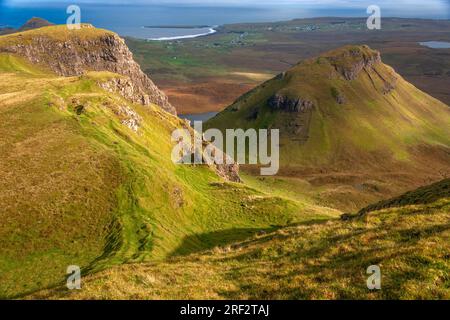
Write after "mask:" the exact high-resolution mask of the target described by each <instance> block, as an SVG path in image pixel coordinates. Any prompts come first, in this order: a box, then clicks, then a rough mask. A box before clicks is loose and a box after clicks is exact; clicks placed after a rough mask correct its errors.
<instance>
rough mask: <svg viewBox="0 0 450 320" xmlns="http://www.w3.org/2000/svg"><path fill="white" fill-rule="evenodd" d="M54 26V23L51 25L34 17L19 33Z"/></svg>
mask: <svg viewBox="0 0 450 320" xmlns="http://www.w3.org/2000/svg"><path fill="white" fill-rule="evenodd" d="M53 25H54V24H53V23H51V22H49V21H47V20H45V19H42V18H37V17H33V18H31V19H30V20H28V21H27V22H26V23H25V24H24V25H23V26H21V27H20V28H19V30H18V31H19V32H20V31H27V30H32V29H38V28H42V27H48V26H53Z"/></svg>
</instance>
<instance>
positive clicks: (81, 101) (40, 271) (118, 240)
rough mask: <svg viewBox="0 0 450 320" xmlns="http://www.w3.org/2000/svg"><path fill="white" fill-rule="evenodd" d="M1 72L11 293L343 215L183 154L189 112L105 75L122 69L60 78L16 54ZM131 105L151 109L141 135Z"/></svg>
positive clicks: (0, 159) (0, 258)
mask: <svg viewBox="0 0 450 320" xmlns="http://www.w3.org/2000/svg"><path fill="white" fill-rule="evenodd" d="M52 28H53V27H48V28H43V29H39V30H33V31H29V32H26V33H23V34H22V36H20V35H19V36H20V37H24V38H26V37H28V36H30V35H31V36H32V35H34V33H36V32H46V31H47V30H51V29H52ZM83 30H85V31H86V32H87V33H88V34H87V35H86V36H92V34H93V33H94V34H96V33H97V32H100V31H95V29H94V30H92V29H83ZM99 34H102V33H101V32H100V33H99ZM16 36H17V35H16ZM54 36H58V37H59V36H61V37H64V35H58V34H56V35H54ZM65 36H68V35H67V34H66V35H65ZM8 37H9V36H8ZM0 41H12V40H11V38H6V40H5V38H0ZM16 41H17V39H16ZM0 73H1V80H0V101H1V104H0V105H1V107H0V120H1V122H2V123H3V124H4V125H2V127H1V128H0V134H1V139H0V148H1V151H2V152H1V154H0V173H1V176H2V177H3V178H2V180H1V182H0V184H1V188H0V190H1V191H0V199H1V200H2V203H3V204H4V205H3V207H2V210H1V211H0V212H1V218H2V221H3V223H2V224H1V225H0V243H1V246H0V270H1V272H0V297H20V296H21V295H23V294H26V293H29V292H33V291H36V290H39V289H42V288H45V287H48V286H54V285H56V284H58V283H60V281H63V279H64V276H65V271H66V268H67V266H68V265H73V264H75V265H80V266H82V267H83V268H84V273H86V272H93V271H97V270H100V269H102V268H105V267H108V266H111V265H113V264H119V263H123V262H130V261H154V260H162V259H165V258H166V257H168V256H173V255H179V254H186V253H191V252H195V251H198V250H203V249H208V248H212V247H214V246H217V245H221V244H225V243H229V242H234V241H239V240H242V239H245V238H246V237H248V236H250V235H252V234H254V233H255V232H259V231H261V230H266V231H267V232H269V231H273V230H275V229H277V228H278V227H279V226H282V225H288V224H292V223H297V222H299V221H305V220H310V219H325V218H329V217H330V216H333V215H335V212H333V211H332V210H326V209H321V208H318V207H314V206H309V205H304V204H301V203H300V202H296V201H290V200H287V199H284V198H281V197H272V196H267V195H265V194H263V193H261V192H259V191H257V190H255V189H251V188H248V187H246V186H245V185H238V184H229V183H224V181H222V180H221V179H220V178H218V177H217V176H216V174H215V173H214V172H212V171H211V170H210V169H208V168H205V167H202V166H197V167H190V166H176V165H174V164H173V163H172V162H171V160H170V153H171V150H172V143H171V142H170V133H171V132H172V130H173V129H174V128H176V127H178V126H180V125H181V122H180V120H179V119H178V118H175V117H172V116H170V115H168V114H166V113H164V112H162V111H160V109H159V108H157V107H151V108H145V107H142V106H139V105H133V106H131V105H130V104H129V103H128V102H126V101H124V100H123V99H122V98H121V97H118V96H115V95H112V94H109V93H106V92H104V91H102V90H101V89H99V87H98V86H97V85H96V81H97V80H98V79H102V78H108V77H111V76H115V75H112V74H109V73H90V74H87V75H85V76H82V77H72V78H60V77H56V76H54V75H53V74H51V73H49V72H47V71H46V70H45V68H38V67H36V66H31V65H29V64H28V63H26V62H25V61H23V60H21V59H20V58H17V57H13V56H10V55H6V54H1V55H0ZM80 105H82V106H84V112H83V113H81V114H80V115H78V114H77V110H78V106H80ZM120 106H129V107H132V108H133V109H135V110H136V111H137V112H138V113H139V114H140V116H141V117H142V118H143V121H142V126H141V129H140V132H139V133H138V134H135V133H134V132H132V131H131V130H129V129H128V128H127V127H125V126H123V125H122V124H121V123H120V117H119V116H117V115H116V111H117V109H118V107H120Z"/></svg>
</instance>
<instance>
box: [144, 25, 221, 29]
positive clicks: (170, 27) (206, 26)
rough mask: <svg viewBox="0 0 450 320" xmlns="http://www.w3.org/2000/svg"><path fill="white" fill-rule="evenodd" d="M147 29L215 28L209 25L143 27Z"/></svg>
mask: <svg viewBox="0 0 450 320" xmlns="http://www.w3.org/2000/svg"><path fill="white" fill-rule="evenodd" d="M143 28H145V29H206V28H213V26H208V25H197V26H195V25H194V26H193V25H168V26H167V25H156V26H143Z"/></svg>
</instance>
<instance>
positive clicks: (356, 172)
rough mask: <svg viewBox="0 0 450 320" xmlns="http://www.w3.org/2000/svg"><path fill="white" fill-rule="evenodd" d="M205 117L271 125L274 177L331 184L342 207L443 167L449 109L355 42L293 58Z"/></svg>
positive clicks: (231, 124) (430, 177)
mask: <svg viewBox="0 0 450 320" xmlns="http://www.w3.org/2000/svg"><path fill="white" fill-rule="evenodd" d="M205 126H206V127H207V128H218V129H221V130H222V131H224V130H225V129H228V128H230V129H231V128H242V129H248V128H256V129H259V128H271V129H279V130H280V150H281V169H280V172H279V176H280V177H292V178H293V177H295V178H302V179H306V180H307V182H308V183H309V184H311V185H313V186H318V188H319V187H320V186H327V185H329V186H332V187H330V189H327V191H326V194H325V195H324V196H325V197H328V198H329V199H331V203H336V201H337V202H339V203H341V206H344V207H348V206H347V204H346V203H344V202H348V201H347V200H348V199H351V201H350V202H353V201H355V203H356V202H358V201H360V204H364V203H366V204H368V202H374V200H376V198H378V199H379V198H387V197H390V196H393V195H396V194H400V193H402V192H404V191H406V190H408V189H411V188H414V187H418V186H421V185H424V184H428V183H430V182H432V181H437V180H441V179H442V178H445V177H448V176H450V108H449V107H448V106H447V105H445V104H444V103H442V102H440V101H438V100H436V99H434V98H433V97H431V96H429V95H428V94H426V93H424V92H422V91H420V90H419V89H417V88H416V87H414V86H413V85H411V84H410V83H408V82H407V81H405V80H404V79H403V78H402V76H401V75H399V74H398V73H396V72H395V70H393V69H392V68H391V67H389V66H387V65H386V64H384V63H383V62H382V59H381V56H380V53H379V52H377V51H374V50H372V49H370V48H369V47H367V46H364V45H362V46H346V47H343V48H340V49H337V50H334V51H331V52H327V53H324V54H322V55H320V56H318V57H316V58H312V59H307V60H304V61H301V62H300V63H298V64H297V65H296V66H294V67H292V68H291V69H289V70H287V71H286V72H284V73H282V74H279V75H278V76H277V77H275V78H273V79H271V80H269V81H267V82H265V83H263V84H261V85H260V86H258V87H256V88H255V89H254V90H252V91H250V92H248V93H246V94H245V95H243V96H242V97H240V98H239V99H237V100H236V102H234V103H233V104H232V105H230V106H229V107H227V108H226V109H225V110H224V111H223V112H221V113H219V114H218V115H217V116H215V117H214V118H212V119H211V120H209V121H208V122H207V123H206V125H205ZM248 170H249V171H250V172H253V170H254V168H251V167H249V168H248ZM322 190H323V188H322ZM373 195H374V196H373ZM361 199H365V200H363V201H362V202H361Z"/></svg>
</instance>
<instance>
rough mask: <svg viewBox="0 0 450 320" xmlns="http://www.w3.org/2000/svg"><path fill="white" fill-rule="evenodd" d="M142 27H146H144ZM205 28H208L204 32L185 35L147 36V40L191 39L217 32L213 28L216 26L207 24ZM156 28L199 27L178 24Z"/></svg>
mask: <svg viewBox="0 0 450 320" xmlns="http://www.w3.org/2000/svg"><path fill="white" fill-rule="evenodd" d="M144 28H148V27H144ZM153 28H154V29H156V28H158V27H153ZM206 28H208V30H207V31H206V32H201V33H194V34H187V35H182V36H171V37H157V38H147V40H151V41H170V40H181V39H193V38H198V37H204V36H208V35H211V34H214V33H216V32H217V30H216V29H215V28H217V26H214V27H210V26H208V27H206ZM158 29H200V28H197V27H193V26H191V27H190V28H182V27H180V26H178V27H177V28H171V27H159V28H158Z"/></svg>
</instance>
